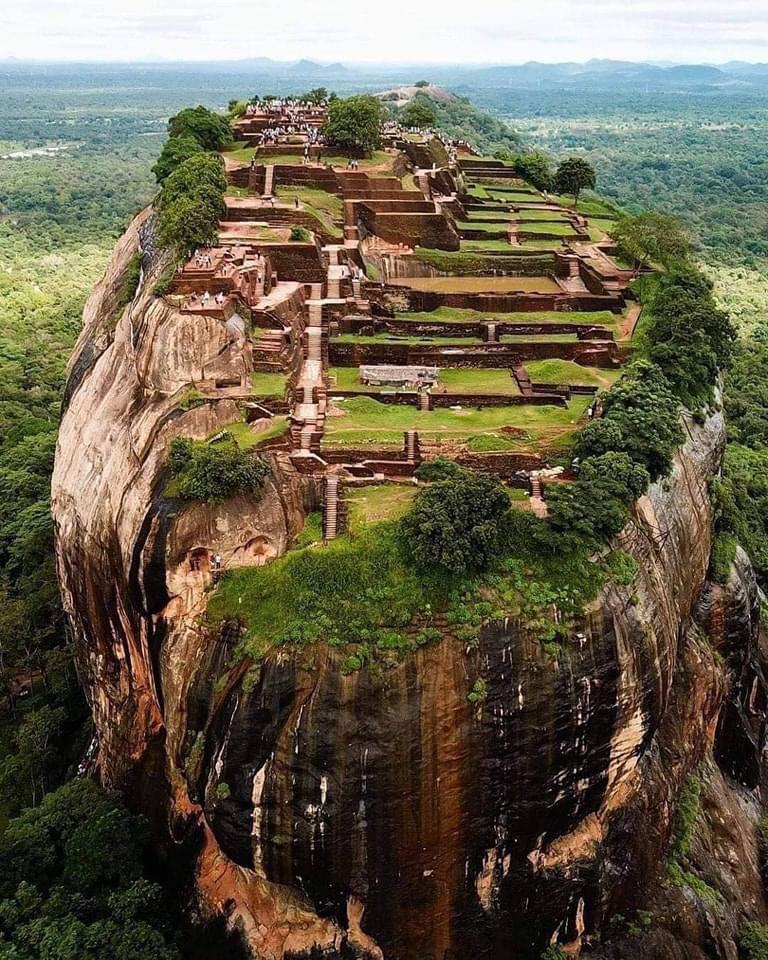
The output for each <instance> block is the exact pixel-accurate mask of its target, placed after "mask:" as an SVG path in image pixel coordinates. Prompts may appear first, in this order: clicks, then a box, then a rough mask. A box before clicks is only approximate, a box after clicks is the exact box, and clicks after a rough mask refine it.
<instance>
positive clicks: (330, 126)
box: [323, 96, 384, 154]
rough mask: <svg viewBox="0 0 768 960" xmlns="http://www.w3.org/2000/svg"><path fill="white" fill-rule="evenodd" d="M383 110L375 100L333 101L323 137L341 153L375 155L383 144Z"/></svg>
mask: <svg viewBox="0 0 768 960" xmlns="http://www.w3.org/2000/svg"><path fill="white" fill-rule="evenodd" d="M383 120H384V107H383V106H382V103H381V101H380V100H377V99H376V97H368V96H358V97H346V98H345V99H343V100H342V99H340V100H333V101H332V102H331V103H329V104H328V116H327V118H326V121H325V123H324V124H323V134H324V135H325V137H326V138H327V139H328V141H329V143H331V144H333V146H336V147H339V148H341V149H342V150H353V151H360V152H362V153H366V154H370V153H372V152H373V151H374V150H375V149H376V148H377V147H378V146H379V143H380V142H381V124H382V122H383Z"/></svg>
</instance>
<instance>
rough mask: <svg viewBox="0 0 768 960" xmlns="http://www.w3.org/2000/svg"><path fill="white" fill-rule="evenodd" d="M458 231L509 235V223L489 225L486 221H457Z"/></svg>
mask: <svg viewBox="0 0 768 960" xmlns="http://www.w3.org/2000/svg"><path fill="white" fill-rule="evenodd" d="M456 229H457V230H458V231H459V232H461V233H464V232H465V231H467V230H475V231H478V232H482V233H508V232H509V223H489V222H487V221H486V220H457V221H456Z"/></svg>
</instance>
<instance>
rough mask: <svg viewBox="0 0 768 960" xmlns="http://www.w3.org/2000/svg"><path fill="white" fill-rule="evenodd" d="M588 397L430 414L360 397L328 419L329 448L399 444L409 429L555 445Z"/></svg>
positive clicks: (447, 435)
mask: <svg viewBox="0 0 768 960" xmlns="http://www.w3.org/2000/svg"><path fill="white" fill-rule="evenodd" d="M589 402H590V400H589V398H588V397H575V398H574V399H573V400H571V402H570V403H569V404H568V406H567V407H555V406H521V407H488V408H485V409H483V410H478V409H475V408H472V407H467V408H464V409H461V410H450V409H449V410H431V411H429V412H421V411H418V410H415V409H414V408H413V407H410V406H392V405H385V404H382V403H378V402H377V401H376V400H374V399H372V398H371V397H356V398H353V399H350V400H345V401H344V402H343V403H339V404H338V409H339V411H343V413H342V414H340V415H337V416H329V417H328V418H327V419H326V421H325V436H324V438H323V444H324V445H326V446H363V445H372V444H386V445H396V446H401V445H402V442H403V432H404V431H405V430H418V431H419V433H420V435H421V436H423V437H428V438H430V439H434V440H440V439H442V440H465V439H466V438H468V437H472V436H475V435H477V434H483V433H497V432H498V431H499V430H500V429H501V428H502V427H506V426H509V427H514V428H516V429H518V430H522V431H524V432H525V433H524V435H521V436H518V437H514V438H512V439H513V440H514V441H515V445H516V447H519V448H520V449H528V448H530V447H531V446H535V444H536V443H539V442H547V443H549V442H556V441H557V440H558V439H560V438H562V437H563V436H564V435H567V434H569V433H570V432H571V431H572V430H574V429H575V425H576V422H577V421H578V420H579V418H580V417H581V416H583V414H584V411H585V410H586V408H587V407H588V406H589Z"/></svg>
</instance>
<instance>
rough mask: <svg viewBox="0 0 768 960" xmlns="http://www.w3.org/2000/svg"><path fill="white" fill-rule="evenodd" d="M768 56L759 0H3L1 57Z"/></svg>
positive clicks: (766, 10) (765, 10)
mask: <svg viewBox="0 0 768 960" xmlns="http://www.w3.org/2000/svg"><path fill="white" fill-rule="evenodd" d="M8 56H16V57H20V58H38V59H56V60H77V59H85V60H144V59H146V60H156V59H170V60H179V59H184V60H210V59H233V58H240V57H256V56H269V57H273V58H274V59H277V60H292V59H299V58H302V57H308V58H313V59H319V60H346V61H403V60H418V61H422V62H424V61H448V62H463V61H469V62H475V63H477V62H497V63H499V62H503V63H519V62H523V61H525V60H547V61H556V60H585V59H589V58H590V57H612V58H618V59H632V60H639V59H644V60H676V61H680V62H692V61H699V62H700V61H708V62H716V61H725V60H730V59H745V60H762V61H768V2H766V0H728V2H726V3H723V2H722V0H461V2H459V0H387V2H385V3H371V2H366V3H363V2H357V3H356V2H355V0H119V2H118V0H34V2H29V0H2V2H1V3H0V58H1V57H8Z"/></svg>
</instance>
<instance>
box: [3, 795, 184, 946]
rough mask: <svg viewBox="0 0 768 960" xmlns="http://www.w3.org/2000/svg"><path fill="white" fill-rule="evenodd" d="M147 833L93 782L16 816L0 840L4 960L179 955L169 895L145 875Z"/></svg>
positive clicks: (117, 800) (138, 822) (115, 798)
mask: <svg viewBox="0 0 768 960" xmlns="http://www.w3.org/2000/svg"><path fill="white" fill-rule="evenodd" d="M144 838H145V829H144V826H143V824H142V823H141V821H139V820H138V819H137V818H136V817H133V816H131V815H130V814H129V813H128V811H127V810H126V809H125V807H124V806H123V804H122V802H121V801H120V800H119V799H118V798H117V797H116V796H113V795H109V794H106V793H104V792H103V791H101V790H100V789H99V788H98V787H97V786H96V785H95V784H94V783H92V782H91V781H89V780H77V781H73V782H71V783H68V784H66V785H65V786H63V787H61V788H60V789H59V790H57V791H56V792H55V793H51V794H49V795H48V796H47V797H46V798H45V799H44V800H43V802H42V803H41V804H40V806H39V807H36V808H35V809H31V810H26V811H25V812H24V813H23V814H21V816H19V817H17V818H15V819H12V820H11V821H10V822H9V823H8V827H7V829H6V830H5V832H4V834H3V835H2V837H0V861H2V863H3V871H2V876H0V956H2V957H9V958H11V957H12V958H14V960H43V958H50V960H178V958H179V956H180V955H179V951H178V949H177V947H176V945H175V942H174V935H173V932H172V927H171V924H170V923H168V921H167V918H166V917H165V913H166V910H167V905H166V904H165V901H164V897H163V892H162V890H161V889H160V888H159V887H158V886H157V885H156V884H154V883H150V882H149V881H147V880H146V879H144V878H143V876H142V873H143V866H142V847H143V844H144Z"/></svg>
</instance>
